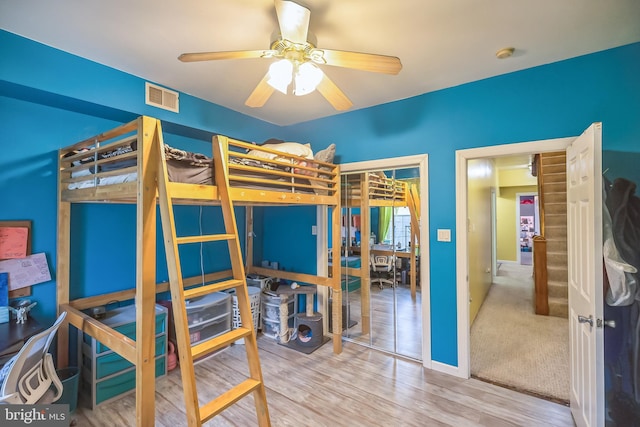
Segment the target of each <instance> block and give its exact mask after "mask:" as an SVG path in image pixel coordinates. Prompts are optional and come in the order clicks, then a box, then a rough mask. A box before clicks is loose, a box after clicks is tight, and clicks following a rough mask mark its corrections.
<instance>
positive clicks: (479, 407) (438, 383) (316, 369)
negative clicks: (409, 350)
mask: <svg viewBox="0 0 640 427" xmlns="http://www.w3.org/2000/svg"><path fill="white" fill-rule="evenodd" d="M258 345H259V347H260V358H261V364H262V371H263V375H264V380H265V384H266V387H267V400H268V403H269V411H270V415H271V423H272V425H273V426H350V427H351V426H403V427H404V426H416V427H417V426H421V427H422V426H455V427H461V426H491V427H501V426H532V427H534V426H535V427H539V426H557V427H564V426H567V427H570V426H573V425H574V424H573V421H572V419H571V414H570V411H569V408H568V407H565V406H561V405H558V404H555V403H551V402H548V401H545V400H541V399H537V398H534V397H531V396H528V395H524V394H520V393H517V392H515V391H511V390H507V389H504V388H500V387H496V386H493V385H491V384H488V383H484V382H482V381H478V380H474V379H470V380H463V379H460V378H456V377H453V376H450V375H446V374H442V373H439V372H435V371H431V370H427V369H424V368H423V367H422V366H421V365H420V364H419V363H416V362H412V361H407V360H403V359H400V358H395V357H392V356H389V355H387V354H384V353H381V352H378V351H375V350H371V349H368V348H366V347H363V346H359V345H357V344H354V343H349V342H347V343H345V344H344V350H343V353H342V354H339V355H334V354H333V353H332V346H331V345H330V344H325V345H323V346H322V347H321V348H319V349H317V350H316V351H315V352H313V353H312V354H310V355H305V354H303V353H300V352H297V351H295V350H293V349H290V348H287V347H284V346H281V345H278V344H277V343H276V342H275V341H273V340H272V339H270V338H266V337H263V336H261V337H260V338H259V339H258ZM246 372H247V363H246V352H245V350H244V346H243V345H234V346H231V347H229V348H228V349H226V350H224V351H222V352H220V353H218V354H216V355H215V356H213V357H211V358H209V359H207V360H204V361H202V362H200V363H199V364H198V365H197V366H196V376H197V378H198V391H199V394H200V398H201V401H202V402H204V400H210V399H211V398H213V397H214V396H216V395H218V394H220V393H221V392H224V391H226V390H227V389H228V388H229V387H230V386H231V385H235V384H237V383H239V382H240V381H241V380H243V379H244V378H245V376H244V375H246ZM75 418H76V420H77V426H80V427H82V426H95V427H98V426H109V427H111V426H116V427H120V426H123V427H124V426H134V425H135V397H134V395H133V394H131V395H128V396H126V397H123V398H121V399H119V400H116V401H114V402H111V403H108V404H105V405H103V406H101V407H99V408H97V409H96V410H94V411H91V410H89V409H85V408H83V407H82V403H80V405H79V407H78V409H77V410H76V414H75ZM185 424H186V418H185V415H184V400H183V395H182V384H181V380H180V372H179V369H175V370H173V371H171V372H170V373H169V375H167V376H166V377H164V378H161V379H159V380H158V381H157V395H156V423H155V425H156V426H167V427H169V426H170V427H178V426H184V425H185ZM206 425H207V426H253V425H256V416H255V408H254V406H253V397H251V396H250V397H247V398H245V399H243V400H241V401H240V402H238V403H237V404H235V405H233V406H231V407H230V408H229V409H227V410H226V411H224V412H223V413H222V414H220V415H219V416H217V417H215V418H214V419H212V420H211V421H210V422H209V423H207V424H206Z"/></svg>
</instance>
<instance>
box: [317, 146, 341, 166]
mask: <svg viewBox="0 0 640 427" xmlns="http://www.w3.org/2000/svg"><path fill="white" fill-rule="evenodd" d="M335 156H336V144H331V145H329V146H328V147H327V148H325V149H324V150H320V151H318V152H317V153H316V155H315V156H314V159H315V160H317V161H319V162H325V163H333V158H334V157H335Z"/></svg>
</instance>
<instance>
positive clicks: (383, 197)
mask: <svg viewBox="0 0 640 427" xmlns="http://www.w3.org/2000/svg"><path fill="white" fill-rule="evenodd" d="M342 179H343V182H342V207H343V208H350V209H352V208H359V209H360V235H361V239H360V247H359V248H358V249H359V250H360V256H361V260H360V263H361V267H360V268H353V267H348V268H345V266H342V274H348V275H350V276H355V277H360V281H361V283H362V284H363V286H362V287H361V298H362V313H361V316H362V325H363V326H362V327H363V331H362V332H363V333H368V330H367V328H368V326H369V315H370V314H369V303H368V302H369V300H370V283H371V277H370V268H369V254H378V255H386V256H397V257H400V258H408V259H409V266H410V277H411V279H410V286H411V297H412V298H414V299H415V297H416V287H417V270H418V269H417V265H418V263H417V256H416V252H417V249H418V248H419V247H420V198H419V192H418V189H417V187H416V185H415V184H409V183H408V182H406V181H402V180H398V179H393V178H388V177H386V176H385V175H384V174H383V173H381V172H380V173H377V172H364V173H358V174H348V175H345V176H343V177H342ZM362 195H366V197H362ZM375 207H408V208H409V212H410V214H411V233H410V239H411V243H412V247H411V249H410V250H406V251H392V250H382V249H374V248H372V247H371V245H370V242H369V238H368V236H369V235H370V234H371V208H375ZM349 240H350V239H346V250H347V251H348V252H347V253H349V251H351V250H352V249H353V248H351V246H350V245H351V242H350V241H349Z"/></svg>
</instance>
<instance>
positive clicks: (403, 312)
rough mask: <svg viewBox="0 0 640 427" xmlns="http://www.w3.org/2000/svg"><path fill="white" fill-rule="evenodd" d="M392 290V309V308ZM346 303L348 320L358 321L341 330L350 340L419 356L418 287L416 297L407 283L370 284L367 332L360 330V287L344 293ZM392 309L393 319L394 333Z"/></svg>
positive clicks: (417, 357)
mask: <svg viewBox="0 0 640 427" xmlns="http://www.w3.org/2000/svg"><path fill="white" fill-rule="evenodd" d="M394 294H395V311H394ZM343 299H344V300H345V301H347V302H348V303H349V307H350V320H352V321H356V322H358V323H357V324H356V325H355V326H353V327H351V328H349V329H347V330H346V332H345V336H346V337H348V338H350V339H353V340H354V341H357V342H361V343H363V344H365V345H370V346H372V347H374V348H379V349H382V350H385V351H389V352H394V353H398V354H401V355H404V356H407V357H410V358H412V359H416V360H421V358H422V339H421V337H422V297H421V292H420V289H419V288H418V291H417V294H416V299H415V300H413V299H412V298H411V290H410V288H409V287H408V286H405V285H398V286H396V287H395V288H391V287H384V288H383V289H380V288H379V287H378V286H372V287H371V310H370V313H371V329H370V330H371V334H362V319H361V317H360V314H361V308H362V307H361V296H360V290H359V289H358V290H356V291H353V292H349V293H348V294H347V293H345V294H344V296H343ZM394 313H395V316H396V319H397V325H396V328H397V330H396V332H395V333H394V321H393V319H394Z"/></svg>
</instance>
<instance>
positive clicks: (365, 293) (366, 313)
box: [360, 173, 371, 335]
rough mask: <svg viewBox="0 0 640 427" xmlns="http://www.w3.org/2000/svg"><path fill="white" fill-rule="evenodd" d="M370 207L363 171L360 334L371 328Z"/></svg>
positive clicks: (361, 196)
mask: <svg viewBox="0 0 640 427" xmlns="http://www.w3.org/2000/svg"><path fill="white" fill-rule="evenodd" d="M370 235H371V209H370V208H369V174H368V173H363V174H362V178H361V179H360V283H361V285H360V292H361V295H362V302H361V304H360V307H361V317H362V334H363V335H367V334H368V333H369V332H370V328H371V312H370V309H371V267H370V265H369V258H370V256H371V247H370V244H369V236H370Z"/></svg>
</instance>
